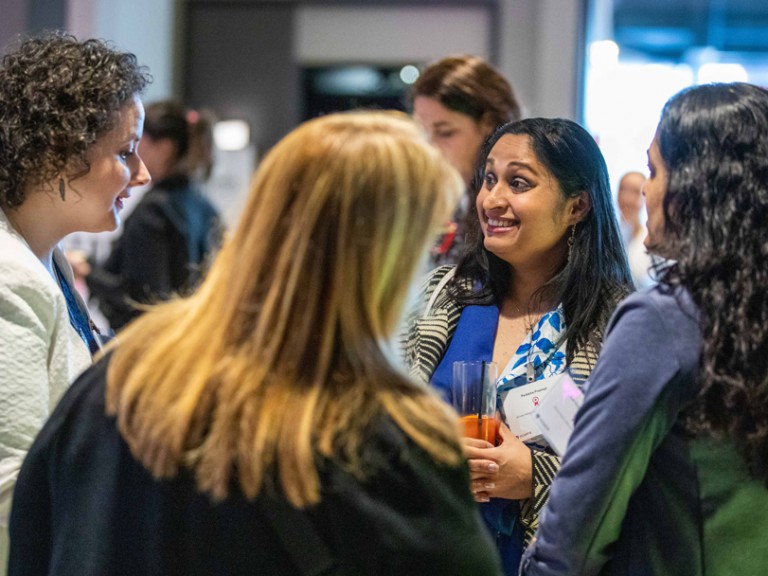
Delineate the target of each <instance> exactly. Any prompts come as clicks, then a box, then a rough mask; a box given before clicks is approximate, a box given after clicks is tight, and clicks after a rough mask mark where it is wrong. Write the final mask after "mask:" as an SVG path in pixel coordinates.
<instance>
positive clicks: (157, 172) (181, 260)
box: [70, 100, 222, 330]
mask: <svg viewBox="0 0 768 576" xmlns="http://www.w3.org/2000/svg"><path fill="white" fill-rule="evenodd" d="M212 130H213V117H212V115H211V113H210V112H207V111H196V110H188V109H186V108H185V107H184V106H183V105H182V104H181V103H180V102H177V101H174V100H169V101H162V102H155V103H152V104H149V105H147V107H146V119H145V121H144V136H143V138H142V140H141V144H140V146H141V155H142V158H143V159H144V161H145V163H146V165H147V168H148V169H149V172H150V174H151V175H152V180H153V186H152V188H151V189H150V190H149V191H147V192H146V193H145V194H144V196H143V197H142V198H141V201H140V202H139V204H138V205H137V206H136V208H135V209H134V210H133V211H132V213H131V214H130V215H129V216H128V218H126V221H125V228H124V231H123V233H122V235H121V236H120V237H119V238H118V239H117V240H116V241H115V243H114V246H113V248H112V252H111V253H110V255H109V257H108V258H107V260H106V262H104V264H103V266H97V265H93V263H92V261H91V263H89V262H88V261H86V260H85V259H83V258H82V257H78V255H77V254H70V260H71V261H72V262H73V267H74V269H75V273H76V274H78V275H79V276H82V277H84V278H85V281H86V284H87V287H88V290H89V293H90V295H91V297H93V298H95V299H96V300H97V301H98V305H99V309H100V310H101V312H102V313H103V314H104V316H105V317H106V319H107V320H108V321H109V324H110V326H111V327H112V328H113V329H115V330H118V329H120V328H122V327H123V326H125V324H127V323H128V322H129V321H130V320H132V319H133V318H135V317H136V316H137V315H139V314H140V313H141V310H140V309H139V308H137V306H136V305H137V304H151V303H155V302H159V301H162V300H166V299H168V298H170V297H172V296H173V295H176V294H184V293H187V292H189V291H191V290H192V289H194V287H195V286H196V285H197V284H198V282H199V280H200V278H201V275H202V272H203V270H204V268H205V264H206V261H207V259H208V258H209V257H210V256H211V253H212V252H213V251H214V249H215V248H216V246H217V245H218V244H219V242H220V239H221V233H222V230H221V225H220V221H219V215H218V212H217V210H216V209H215V208H214V207H213V205H212V204H211V203H210V201H209V200H208V199H207V198H206V197H205V196H204V195H203V194H202V192H201V190H200V185H201V184H202V183H203V182H205V181H206V180H207V179H208V177H209V176H210V174H211V169H212V166H213V138H212Z"/></svg>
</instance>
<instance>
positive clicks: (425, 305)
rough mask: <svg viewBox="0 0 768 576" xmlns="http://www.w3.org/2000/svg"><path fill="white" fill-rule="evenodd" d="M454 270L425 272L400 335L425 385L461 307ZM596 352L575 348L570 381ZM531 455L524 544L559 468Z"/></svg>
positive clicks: (580, 376) (550, 457)
mask: <svg viewBox="0 0 768 576" xmlns="http://www.w3.org/2000/svg"><path fill="white" fill-rule="evenodd" d="M455 270H456V268H455V267H454V266H441V267H439V268H436V269H435V270H433V271H432V272H431V273H430V274H429V276H428V277H427V279H426V280H425V282H424V285H423V286H422V290H421V300H420V301H419V306H418V307H417V308H416V309H415V310H414V311H413V312H411V314H410V315H409V318H408V328H407V331H406V333H405V334H404V337H403V338H402V342H401V344H402V346H403V351H404V355H405V361H406V364H407V366H408V367H409V370H410V373H411V376H412V377H414V378H416V379H417V380H418V381H419V382H421V383H423V384H425V385H426V384H428V383H429V381H430V379H431V377H432V374H433V373H434V371H435V369H436V368H437V365H438V364H439V363H440V360H442V358H443V356H444V354H445V352H446V350H447V349H448V345H449V344H450V341H451V338H452V337H453V333H454V332H455V331H456V326H457V325H458V323H459V317H460V316H461V311H462V309H463V306H462V305H461V304H460V303H458V302H456V300H455V298H453V297H452V296H451V294H450V293H449V290H447V286H448V284H449V281H450V280H451V278H453V275H454V272H455ZM462 281H463V282H465V283H466V286H464V287H465V288H466V289H467V290H468V291H469V290H471V289H472V286H471V284H470V282H469V281H468V280H462ZM626 295H627V293H623V292H622V293H616V294H615V295H614V296H613V297H612V299H613V300H614V302H613V304H614V306H613V307H615V305H617V304H618V303H619V301H620V300H621V299H622V298H624V297H625V296H626ZM613 307H612V308H613ZM600 336H602V334H600ZM601 339H602V338H601ZM597 355H598V351H597V350H595V348H594V347H593V346H592V345H590V344H587V345H586V346H584V347H582V348H579V349H577V350H576V353H575V354H574V358H573V361H572V362H571V363H570V364H569V366H568V369H569V374H570V376H571V378H573V380H574V382H576V383H577V384H579V385H582V384H583V383H584V382H585V381H586V380H587V378H589V375H590V373H591V372H592V369H593V368H594V366H595V363H596V362H597ZM531 456H532V460H533V495H532V497H531V498H529V499H528V500H525V501H523V502H521V514H520V518H521V521H522V523H523V526H524V527H525V538H526V543H527V542H529V541H530V539H531V538H532V537H533V534H534V533H535V531H536V528H538V525H539V513H540V512H541V510H542V508H543V507H544V504H545V503H546V501H547V498H548V496H549V488H550V486H551V485H552V480H553V479H554V476H555V473H556V472H557V471H558V470H559V468H560V459H559V458H558V457H557V456H556V455H555V454H554V453H552V452H550V451H545V450H539V449H536V448H532V449H531Z"/></svg>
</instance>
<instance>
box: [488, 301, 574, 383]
mask: <svg viewBox="0 0 768 576" xmlns="http://www.w3.org/2000/svg"><path fill="white" fill-rule="evenodd" d="M565 328H566V326H565V312H564V311H563V306H562V304H561V305H559V306H558V307H557V308H556V309H554V310H552V311H550V312H547V313H546V314H544V315H543V316H542V317H541V318H540V319H539V321H538V322H537V323H536V325H535V326H534V327H533V329H532V330H531V332H530V333H529V334H528V335H527V336H526V338H525V340H524V341H523V343H522V344H521V345H520V346H519V347H518V348H517V350H516V351H515V354H514V355H513V356H512V358H511V359H510V361H509V363H508V364H507V366H506V367H505V368H504V370H503V372H502V375H501V377H500V378H499V380H498V383H497V388H498V391H499V392H504V391H506V390H509V389H511V388H515V387H517V386H520V385H522V384H526V383H527V382H528V379H527V367H528V364H531V365H532V366H533V369H534V373H535V377H534V380H543V379H544V378H549V377H550V376H554V375H556V374H560V373H562V372H563V371H564V370H565V345H566V341H565V339H564V338H563V335H564V334H565Z"/></svg>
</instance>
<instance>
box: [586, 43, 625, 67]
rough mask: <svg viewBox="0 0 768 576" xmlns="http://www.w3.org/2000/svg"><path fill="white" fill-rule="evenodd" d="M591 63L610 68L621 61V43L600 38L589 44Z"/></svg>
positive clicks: (594, 65)
mask: <svg viewBox="0 0 768 576" xmlns="http://www.w3.org/2000/svg"><path fill="white" fill-rule="evenodd" d="M589 63H590V65H592V66H593V67H595V68H610V67H612V66H616V65H617V64H618V63H619V45H618V44H616V42H614V41H613V40H598V41H597V42H592V44H590V45H589Z"/></svg>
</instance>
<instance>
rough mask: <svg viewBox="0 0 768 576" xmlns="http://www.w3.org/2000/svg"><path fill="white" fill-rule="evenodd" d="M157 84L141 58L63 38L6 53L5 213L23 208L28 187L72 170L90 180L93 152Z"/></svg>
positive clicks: (46, 38) (0, 200)
mask: <svg viewBox="0 0 768 576" xmlns="http://www.w3.org/2000/svg"><path fill="white" fill-rule="evenodd" d="M149 82H151V76H150V75H149V73H148V71H147V69H146V68H145V67H143V66H140V65H139V63H138V62H137V60H136V56H134V55H133V54H131V53H129V52H119V51H117V50H115V49H114V48H113V47H112V46H110V45H109V44H108V43H106V42H104V41H102V40H95V39H90V40H83V41H79V40H77V39H76V38H75V37H74V36H70V35H68V34H65V33H63V32H47V33H44V34H42V35H40V36H36V37H32V38H28V39H25V40H23V41H22V42H21V44H20V45H19V46H18V48H17V49H15V50H13V51H12V52H9V53H8V54H6V55H5V56H4V57H3V59H2V65H0V206H2V207H3V208H15V207H18V206H20V205H21V204H22V203H23V202H24V200H25V199H26V198H25V193H26V189H27V187H28V186H31V185H38V184H43V183H45V182H48V181H49V180H51V179H53V178H55V177H57V176H58V175H59V174H61V173H62V172H63V171H64V169H65V168H68V169H69V167H70V166H75V167H76V170H77V173H76V174H74V176H75V177H77V176H82V175H84V174H86V173H87V172H88V170H89V169H90V167H89V165H88V161H87V158H86V155H87V152H88V150H89V148H90V146H91V145H92V144H93V143H94V142H95V141H96V140H97V138H99V137H100V136H101V135H103V134H105V133H106V132H109V130H110V129H112V127H113V126H114V125H115V123H116V121H117V120H118V112H119V110H120V109H121V108H122V107H123V106H124V105H125V104H127V103H128V102H129V101H130V100H131V99H132V98H133V97H134V96H135V95H140V94H141V93H142V92H143V91H144V89H145V87H146V86H147V85H148V84H149ZM70 176H73V175H72V174H70Z"/></svg>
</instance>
